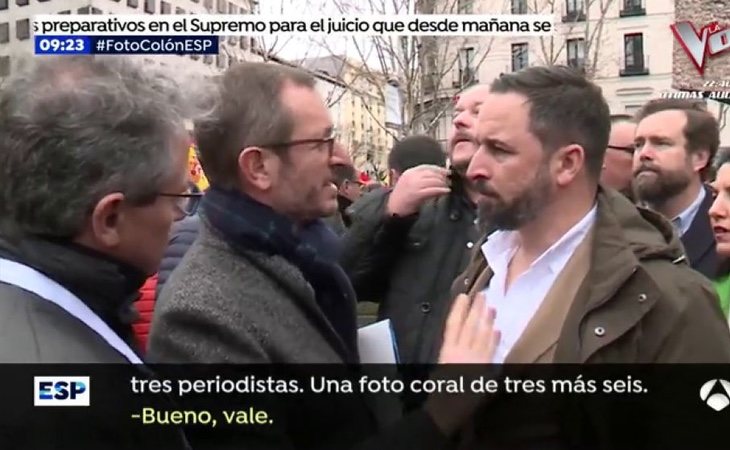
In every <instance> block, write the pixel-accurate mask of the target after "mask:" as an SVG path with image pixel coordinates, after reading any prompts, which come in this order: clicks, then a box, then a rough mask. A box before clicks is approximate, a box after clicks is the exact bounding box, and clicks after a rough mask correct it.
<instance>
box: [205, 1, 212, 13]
mask: <svg viewBox="0 0 730 450" xmlns="http://www.w3.org/2000/svg"><path fill="white" fill-rule="evenodd" d="M203 6H205V9H207V10H211V11H212V10H213V0H203Z"/></svg>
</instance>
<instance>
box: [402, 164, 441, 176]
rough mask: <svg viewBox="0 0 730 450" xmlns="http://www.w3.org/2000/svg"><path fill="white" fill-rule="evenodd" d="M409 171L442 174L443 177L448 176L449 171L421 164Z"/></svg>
mask: <svg viewBox="0 0 730 450" xmlns="http://www.w3.org/2000/svg"><path fill="white" fill-rule="evenodd" d="M409 170H412V171H414V172H423V171H427V172H432V173H438V174H443V175H448V174H449V169H447V168H445V167H441V166H435V165H433V164H421V165H419V166H416V167H413V168H411V169H409Z"/></svg>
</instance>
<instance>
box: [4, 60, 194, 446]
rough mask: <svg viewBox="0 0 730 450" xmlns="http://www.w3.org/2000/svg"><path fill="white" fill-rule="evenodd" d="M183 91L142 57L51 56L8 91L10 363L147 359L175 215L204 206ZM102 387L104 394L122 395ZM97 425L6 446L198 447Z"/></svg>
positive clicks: (169, 434)
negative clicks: (137, 335)
mask: <svg viewBox="0 0 730 450" xmlns="http://www.w3.org/2000/svg"><path fill="white" fill-rule="evenodd" d="M181 94H182V90H181V89H180V84H179V83H177V82H175V81H174V80H173V79H171V78H169V77H167V76H165V75H163V74H162V73H156V72H154V71H152V70H151V69H145V68H142V67H138V66H137V65H136V64H133V63H132V62H131V61H130V60H127V59H123V58H93V57H86V56H82V57H71V56H67V57H60V58H42V59H41V58H39V59H38V60H36V61H35V62H34V65H33V67H31V68H30V70H29V71H28V72H27V73H22V74H19V76H17V77H15V78H14V79H12V80H10V82H9V83H8V84H7V85H6V86H4V89H3V90H2V92H0V171H1V172H2V180H1V181H0V363H122V364H127V363H132V364H140V363H141V361H140V357H139V356H138V352H137V351H136V349H135V348H134V347H135V344H134V340H133V335H132V328H131V323H130V321H131V319H133V317H134V316H133V310H132V303H133V301H134V300H135V299H136V298H137V296H138V291H139V288H140V286H141V285H142V284H143V282H144V281H145V279H146V278H147V276H149V275H151V274H153V273H155V271H156V270H157V267H158V265H159V262H160V259H161V257H162V254H163V251H164V250H165V248H166V246H167V241H168V233H169V230H170V226H171V224H172V222H173V220H175V219H176V218H179V217H182V216H183V215H185V214H191V213H193V212H194V210H195V207H196V204H197V203H198V201H197V200H198V199H197V197H196V196H195V195H193V194H190V193H188V186H189V185H188V170H187V136H186V135H185V129H184V127H183V120H184V119H185V118H187V117H188V116H189V115H190V114H192V110H188V105H186V103H187V101H186V100H185V99H184V98H183V96H182V95H181ZM86 367H88V366H86ZM139 368H140V369H141V366H140V367H139ZM96 384H97V385H100V384H102V380H97V382H96ZM102 391H103V390H101V389H99V388H97V389H96V390H95V393H94V396H95V397H96V398H97V399H98V398H102V397H103V396H104V395H110V394H111V393H106V392H102ZM120 392H121V391H120ZM98 401H99V400H97V405H96V406H97V407H98V406H99V404H98ZM92 403H93V402H92ZM92 406H95V405H92ZM8 409H13V408H8ZM51 409H52V408H51ZM14 412H16V411H14ZM38 413H39V412H38V411H36V412H35V413H33V414H30V415H29V416H28V417H27V418H28V420H31V419H32V420H41V419H38V417H40V416H37V414H38ZM72 416H73V415H71V416H67V417H69V420H74V419H72V418H70V417H72ZM86 416H87V417H86V419H84V420H85V421H86V420H88V421H89V422H88V423H87V422H84V426H83V427H81V429H74V432H73V433H54V432H49V433H34V432H32V431H31V432H28V430H25V432H16V433H11V434H6V433H2V440H0V447H2V448H26V449H27V448H50V447H51V446H54V448H55V446H57V447H58V448H82V447H83V448H114V449H120V448H154V447H144V446H140V443H141V442H145V443H146V444H145V445H150V442H158V443H159V444H160V445H161V447H159V448H162V447H163V446H164V448H186V446H185V444H184V439H183V438H182V435H181V434H179V433H178V432H175V431H174V428H171V429H169V431H165V430H160V429H157V430H155V432H154V433H152V432H150V433H149V436H147V434H145V436H146V438H144V439H142V440H140V438H139V436H135V435H134V434H133V433H129V430H124V428H125V426H124V425H123V424H121V423H117V424H116V426H114V427H108V426H107V427H106V428H104V432H103V433H101V432H99V430H98V429H94V427H97V426H101V425H99V424H98V423H97V422H96V420H97V418H96V416H94V415H93V414H91V413H88V414H87V415H86ZM92 417H95V418H94V419H92ZM65 418H66V417H61V416H58V417H57V419H59V420H63V419H65ZM5 419H7V417H6V418H3V423H5ZM99 420H100V421H103V419H99ZM91 421H93V422H94V423H93V424H92V423H91ZM51 422H55V419H54V420H53V421H51ZM51 422H49V423H46V424H45V425H49V426H52V427H58V428H59V429H60V428H62V427H61V426H60V425H58V424H56V423H51ZM64 423H65V422H64ZM74 423H75V422H74ZM99 423H101V422H99ZM67 425H68V424H67ZM92 430H94V431H92ZM140 432H143V430H140ZM150 437H154V438H156V439H154V440H148V438H150ZM8 439H9V442H8ZM97 439H99V440H97ZM89 440H90V441H89ZM90 442H93V443H95V444H97V445H96V446H86V445H87V444H89V445H90ZM5 444H9V445H7V446H6V445H5ZM52 444H53V445H52Z"/></svg>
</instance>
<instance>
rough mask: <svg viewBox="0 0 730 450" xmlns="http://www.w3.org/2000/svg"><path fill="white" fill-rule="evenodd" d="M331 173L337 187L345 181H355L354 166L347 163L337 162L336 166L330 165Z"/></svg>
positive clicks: (355, 172)
mask: <svg viewBox="0 0 730 450" xmlns="http://www.w3.org/2000/svg"><path fill="white" fill-rule="evenodd" d="M332 174H333V175H334V178H335V184H336V185H337V187H338V188H339V187H342V185H343V184H344V183H345V181H350V182H356V181H357V171H356V170H355V168H354V167H352V166H349V165H345V164H337V165H336V166H334V167H332Z"/></svg>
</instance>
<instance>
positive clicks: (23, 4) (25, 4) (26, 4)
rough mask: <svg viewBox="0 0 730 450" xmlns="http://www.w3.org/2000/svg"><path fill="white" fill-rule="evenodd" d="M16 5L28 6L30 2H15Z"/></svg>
mask: <svg viewBox="0 0 730 450" xmlns="http://www.w3.org/2000/svg"><path fill="white" fill-rule="evenodd" d="M15 4H16V5H18V6H28V0H15Z"/></svg>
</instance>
